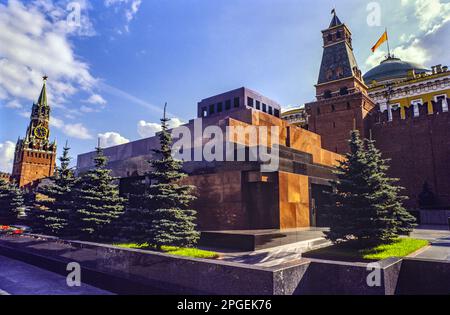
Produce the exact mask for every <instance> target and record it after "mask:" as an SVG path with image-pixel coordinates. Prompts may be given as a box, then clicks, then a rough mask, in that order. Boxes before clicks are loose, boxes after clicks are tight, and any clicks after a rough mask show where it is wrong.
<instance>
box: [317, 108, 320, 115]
mask: <svg viewBox="0 0 450 315" xmlns="http://www.w3.org/2000/svg"><path fill="white" fill-rule="evenodd" d="M317 115H320V107H318V108H317Z"/></svg>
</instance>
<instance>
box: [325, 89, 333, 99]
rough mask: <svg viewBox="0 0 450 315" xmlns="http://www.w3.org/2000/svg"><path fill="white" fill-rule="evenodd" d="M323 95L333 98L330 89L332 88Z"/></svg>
mask: <svg viewBox="0 0 450 315" xmlns="http://www.w3.org/2000/svg"><path fill="white" fill-rule="evenodd" d="M323 97H325V98H331V91H330V90H326V91H325V92H324V93H323Z"/></svg>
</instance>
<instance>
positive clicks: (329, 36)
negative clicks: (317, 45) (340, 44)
mask: <svg viewBox="0 0 450 315" xmlns="http://www.w3.org/2000/svg"><path fill="white" fill-rule="evenodd" d="M327 39H328V41H329V42H331V41H333V35H331V33H328V37H327Z"/></svg>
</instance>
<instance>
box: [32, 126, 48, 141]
mask: <svg viewBox="0 0 450 315" xmlns="http://www.w3.org/2000/svg"><path fill="white" fill-rule="evenodd" d="M34 135H35V136H36V138H38V139H46V138H47V136H48V129H47V128H45V127H44V126H42V125H39V126H37V127H36V128H34Z"/></svg>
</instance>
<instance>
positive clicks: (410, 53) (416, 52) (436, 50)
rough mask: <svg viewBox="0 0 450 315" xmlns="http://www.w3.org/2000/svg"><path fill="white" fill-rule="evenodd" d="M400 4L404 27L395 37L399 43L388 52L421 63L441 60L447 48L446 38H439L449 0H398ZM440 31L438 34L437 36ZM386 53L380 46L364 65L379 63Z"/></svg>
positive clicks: (449, 14) (449, 18) (445, 25)
mask: <svg viewBox="0 0 450 315" xmlns="http://www.w3.org/2000/svg"><path fill="white" fill-rule="evenodd" d="M401 6H402V8H401V10H402V12H405V13H404V14H405V20H406V21H407V23H408V24H407V29H406V32H403V33H402V34H401V35H400V37H399V40H398V43H400V45H399V46H398V47H396V48H394V49H393V50H392V51H391V52H392V53H393V54H394V55H395V57H398V58H400V59H402V60H404V61H410V62H415V63H418V64H421V65H427V63H429V62H436V63H442V62H443V60H442V56H441V55H443V54H444V55H445V52H446V51H447V50H448V49H447V47H448V44H447V41H445V40H442V38H446V37H445V36H446V35H445V32H447V33H448V29H449V27H448V26H449V23H448V22H450V2H448V1H442V0H402V1H401ZM407 12H410V13H407ZM411 12H412V14H411ZM442 31H444V32H442ZM440 32H441V33H442V34H441V35H440V36H437V35H438V34H439V33H440ZM394 42H395V41H394ZM386 55H387V51H383V50H381V49H379V50H377V51H376V52H375V53H374V54H372V55H370V56H369V57H368V58H367V60H366V62H365V64H366V66H367V69H370V68H372V67H375V66H377V65H379V64H380V62H381V61H383V60H384V58H385V56H386ZM445 57H446V55H445Z"/></svg>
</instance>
